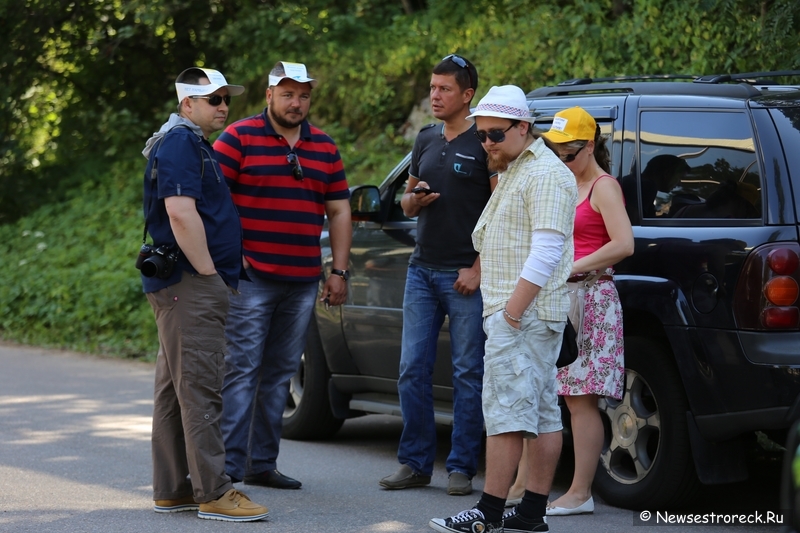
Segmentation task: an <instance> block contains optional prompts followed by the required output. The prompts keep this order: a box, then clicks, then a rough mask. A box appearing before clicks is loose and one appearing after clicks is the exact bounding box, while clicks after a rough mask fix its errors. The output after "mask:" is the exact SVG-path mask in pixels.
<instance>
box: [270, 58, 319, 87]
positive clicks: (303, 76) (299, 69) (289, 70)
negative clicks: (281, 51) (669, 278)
mask: <svg viewBox="0 0 800 533" xmlns="http://www.w3.org/2000/svg"><path fill="white" fill-rule="evenodd" d="M279 63H280V64H281V65H283V72H284V75H283V76H273V75H272V74H270V75H269V86H270V87H272V86H273V85H278V84H279V83H280V82H281V81H283V80H284V79H286V78H289V79H290V80H294V81H296V82H300V83H310V84H311V88H312V89H313V88H314V87H316V86H317V80H315V79H314V78H309V77H308V71H307V70H306V66H305V65H304V64H302V63H290V62H288V61H279ZM275 66H277V65H275Z"/></svg>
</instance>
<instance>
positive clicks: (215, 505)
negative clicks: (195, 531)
mask: <svg viewBox="0 0 800 533" xmlns="http://www.w3.org/2000/svg"><path fill="white" fill-rule="evenodd" d="M268 515H269V509H267V508H266V507H264V506H262V505H258V504H257V503H253V502H251V501H250V498H248V497H247V496H246V495H245V494H244V493H243V492H239V491H238V490H236V489H231V490H229V491H228V492H226V493H225V494H223V495H222V496H221V497H220V498H218V499H216V500H211V501H210V502H206V503H201V504H200V511H199V512H198V513H197V518H204V519H206V520H222V521H224V522H253V521H255V520H261V519H263V518H266V517H267V516H268Z"/></svg>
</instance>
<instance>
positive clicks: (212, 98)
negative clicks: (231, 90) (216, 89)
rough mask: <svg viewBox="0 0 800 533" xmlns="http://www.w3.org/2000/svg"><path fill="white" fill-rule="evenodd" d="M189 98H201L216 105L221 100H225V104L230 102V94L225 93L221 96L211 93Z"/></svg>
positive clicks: (209, 103)
mask: <svg viewBox="0 0 800 533" xmlns="http://www.w3.org/2000/svg"><path fill="white" fill-rule="evenodd" d="M189 98H192V99H195V100H197V99H198V98H199V99H201V100H208V105H212V106H214V107H217V106H218V105H220V104H221V103H222V102H225V105H230V104H231V95H229V94H226V95H225V96H221V95H219V94H212V95H211V96H190V97H189Z"/></svg>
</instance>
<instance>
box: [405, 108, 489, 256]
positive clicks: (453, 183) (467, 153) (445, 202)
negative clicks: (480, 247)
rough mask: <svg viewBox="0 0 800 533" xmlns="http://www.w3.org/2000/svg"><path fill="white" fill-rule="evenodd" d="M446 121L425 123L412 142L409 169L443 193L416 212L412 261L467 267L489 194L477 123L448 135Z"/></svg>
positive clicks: (411, 173)
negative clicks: (417, 215)
mask: <svg viewBox="0 0 800 533" xmlns="http://www.w3.org/2000/svg"><path fill="white" fill-rule="evenodd" d="M443 128H444V124H431V125H430V126H426V127H425V128H423V129H422V130H421V131H420V132H419V135H417V139H416V141H415V142H414V149H413V151H412V155H411V168H410V169H409V174H410V175H411V176H413V177H415V178H417V179H419V180H420V181H425V182H427V183H428V186H429V187H430V188H431V190H433V191H434V192H438V193H441V196H439V198H438V199H437V200H436V201H434V202H433V203H431V204H430V205H428V206H427V207H423V208H422V210H421V211H420V212H419V218H418V219H417V246H416V248H414V253H413V254H412V255H411V259H410V262H411V263H412V264H415V265H417V266H421V267H425V268H431V269H436V270H457V269H459V268H467V267H471V266H472V264H473V263H474V262H475V259H476V258H477V257H478V252H476V251H475V248H473V246H472V230H473V229H475V224H476V223H477V222H478V218H479V217H480V216H481V213H482V212H483V208H484V207H485V206H486V202H488V201H489V196H491V194H492V189H491V185H490V182H489V178H490V177H491V176H493V175H494V173H493V172H490V171H489V168H488V166H487V163H486V160H487V157H486V152H485V151H484V149H483V147H482V146H481V143H480V141H478V138H477V137H475V134H474V133H473V132H474V131H475V129H476V128H475V125H474V124H473V125H472V127H471V128H469V129H468V130H467V131H465V132H464V133H462V134H461V135H459V136H458V137H456V138H455V139H453V140H452V141H448V140H447V139H445V137H444V129H443Z"/></svg>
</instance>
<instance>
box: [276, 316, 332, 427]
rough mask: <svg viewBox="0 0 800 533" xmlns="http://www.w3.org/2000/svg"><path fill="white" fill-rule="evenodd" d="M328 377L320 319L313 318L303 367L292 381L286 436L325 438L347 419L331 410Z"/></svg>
mask: <svg viewBox="0 0 800 533" xmlns="http://www.w3.org/2000/svg"><path fill="white" fill-rule="evenodd" d="M329 379H330V372H329V371H328V365H327V363H326V362H325V354H324V353H323V351H322V343H321V342H320V339H319V332H318V331H317V321H316V320H315V319H313V318H312V319H311V324H309V327H308V339H307V341H306V349H305V351H304V352H303V356H302V358H301V360H300V368H299V369H298V371H297V374H295V375H294V376H293V377H292V379H291V381H290V382H289V398H288V400H287V402H286V408H285V409H284V411H283V437H284V438H287V439H294V440H313V439H324V438H326V437H330V436H331V435H333V434H334V433H336V432H337V431H338V430H339V428H340V427H342V424H343V423H344V420H342V419H340V418H336V417H335V416H333V412H332V411H331V404H330V399H329V396H328V381H329Z"/></svg>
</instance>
